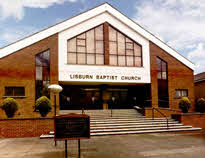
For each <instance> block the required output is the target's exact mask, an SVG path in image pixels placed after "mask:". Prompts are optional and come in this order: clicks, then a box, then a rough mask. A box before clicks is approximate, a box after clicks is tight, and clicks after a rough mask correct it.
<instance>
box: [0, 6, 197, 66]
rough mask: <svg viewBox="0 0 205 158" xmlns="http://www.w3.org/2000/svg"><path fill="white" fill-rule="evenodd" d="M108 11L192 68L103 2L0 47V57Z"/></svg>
mask: <svg viewBox="0 0 205 158" xmlns="http://www.w3.org/2000/svg"><path fill="white" fill-rule="evenodd" d="M105 12H106V13H109V14H110V15H112V16H113V17H115V18H116V19H118V20H120V21H121V22H122V23H125V24H126V25H127V26H128V27H130V28H131V29H133V30H134V31H136V32H137V33H139V34H140V35H141V36H143V37H144V38H146V39H147V40H149V41H152V42H153V43H154V44H156V45H157V46H159V47H160V48H162V49H163V50H165V51H166V52H167V53H168V54H170V55H171V56H173V57H175V58H176V59H178V60H179V61H180V62H182V63H183V64H184V65H186V66H187V67H189V68H190V69H192V70H194V64H193V63H192V62H191V61H189V60H188V59H186V58H185V57H184V56H182V55H181V54H179V53H178V52H176V51H175V50H174V49H172V48H171V47H169V46H168V45H167V44H166V43H164V42H162V41H161V40H160V39H158V38H157V37H155V36H154V35H152V34H151V33H150V32H148V31H147V30H145V29H144V28H142V27H141V26H140V25H138V24H137V23H135V22H134V21H132V20H131V19H129V18H128V17H126V16H125V15H123V14H122V13H121V12H119V11H118V10H117V9H115V8H113V7H112V6H111V5H109V4H108V3H104V4H102V5H100V6H98V7H95V8H93V9H91V10H88V11H86V12H84V13H82V14H79V15H77V16H74V17H72V18H70V19H68V20H65V21H63V22H61V23H58V24H56V25H54V26H51V27H49V28H47V29H44V30H42V31H40V32H37V33H35V34H33V35H31V36H28V37H26V38H24V39H22V40H19V41H17V42H15V43H13V44H10V45H8V46H6V47H3V48H1V49H0V58H3V57H5V56H7V55H9V54H12V53H14V52H16V51H18V50H20V49H22V48H25V47H27V46H29V45H31V44H34V43H36V42H38V41H40V40H42V39H45V38H47V37H49V36H51V35H54V34H56V33H59V32H62V31H64V30H66V29H68V28H70V27H73V26H75V25H77V24H79V23H82V22H83V21H86V20H88V19H90V18H93V17H95V16H97V15H100V14H102V13H105Z"/></svg>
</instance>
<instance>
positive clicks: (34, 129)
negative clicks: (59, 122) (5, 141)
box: [0, 118, 54, 138]
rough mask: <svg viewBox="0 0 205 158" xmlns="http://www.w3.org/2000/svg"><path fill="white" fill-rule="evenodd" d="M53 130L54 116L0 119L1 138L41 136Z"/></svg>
mask: <svg viewBox="0 0 205 158" xmlns="http://www.w3.org/2000/svg"><path fill="white" fill-rule="evenodd" d="M53 130H54V121H53V118H28V119H0V138H14V137H39V136H40V135H41V134H46V133H49V131H53Z"/></svg>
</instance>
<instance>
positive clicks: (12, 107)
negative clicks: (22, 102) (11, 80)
mask: <svg viewBox="0 0 205 158" xmlns="http://www.w3.org/2000/svg"><path fill="white" fill-rule="evenodd" d="M1 108H2V109H3V110H4V111H5V113H6V115H7V117H8V118H11V117H13V116H14V114H15V112H16V111H17V110H18V103H17V102H16V100H15V99H13V98H6V99H4V101H3V103H2V106H1Z"/></svg>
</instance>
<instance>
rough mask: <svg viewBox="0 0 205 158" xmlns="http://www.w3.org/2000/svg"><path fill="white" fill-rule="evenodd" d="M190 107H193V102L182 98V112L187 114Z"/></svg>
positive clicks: (180, 105)
mask: <svg viewBox="0 0 205 158" xmlns="http://www.w3.org/2000/svg"><path fill="white" fill-rule="evenodd" d="M190 107H191V102H190V101H189V98H187V97H182V98H181V100H180V101H179V108H180V109H181V110H182V112H183V113H187V112H188V111H189V108H190Z"/></svg>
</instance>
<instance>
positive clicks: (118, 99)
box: [60, 85, 150, 110]
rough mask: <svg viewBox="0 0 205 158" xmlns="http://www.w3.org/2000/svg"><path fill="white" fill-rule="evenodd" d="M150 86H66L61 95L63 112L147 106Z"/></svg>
mask: <svg viewBox="0 0 205 158" xmlns="http://www.w3.org/2000/svg"><path fill="white" fill-rule="evenodd" d="M149 92H150V86H149V85H147V86H146V85H141V86H140V85H138V86H109V85H107V86H100V85H96V86H91V85H87V86H86V85H64V86H63V91H62V92H61V93H60V109H61V110H80V109H82V108H84V109H111V108H112V109H129V108H132V106H136V105H137V106H141V107H143V106H147V105H149V104H148V102H147V101H146V100H149V98H150V95H149Z"/></svg>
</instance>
